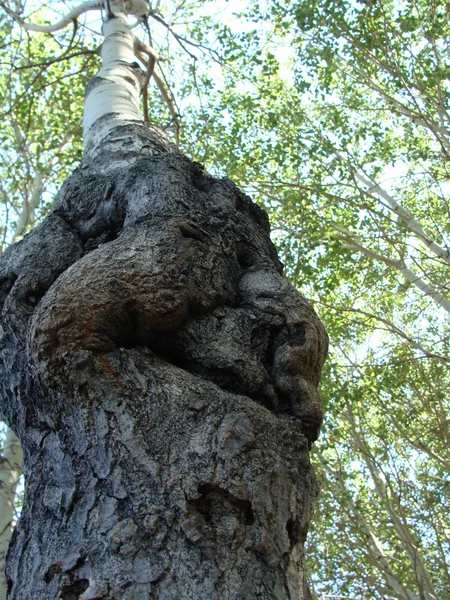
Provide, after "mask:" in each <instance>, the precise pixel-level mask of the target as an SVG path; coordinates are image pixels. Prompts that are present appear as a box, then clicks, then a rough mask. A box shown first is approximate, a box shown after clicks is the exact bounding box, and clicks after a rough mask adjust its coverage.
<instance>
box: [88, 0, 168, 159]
mask: <svg viewBox="0 0 450 600" xmlns="http://www.w3.org/2000/svg"><path fill="white" fill-rule="evenodd" d="M146 7H147V8H146ZM110 8H111V12H112V13H113V17H110V18H108V20H107V21H106V22H105V23H104V25H103V30H102V31H103V35H104V42H103V44H102V47H101V57H102V68H101V70H100V71H99V73H98V75H97V76H96V77H95V78H94V79H93V80H92V81H91V83H90V84H89V86H88V89H87V91H86V99H85V107H84V119H83V140H84V148H85V152H84V160H85V162H99V161H98V160H97V159H98V155H99V153H100V152H102V153H109V154H111V153H116V152H118V153H119V154H121V155H122V158H121V160H122V162H123V161H124V157H123V155H124V149H126V152H127V154H128V157H129V156H131V155H132V153H134V154H138V155H139V154H143V153H145V154H156V153H159V152H161V150H163V151H165V152H167V151H171V150H176V147H175V145H174V144H172V142H170V140H169V139H168V138H167V136H166V135H165V133H164V132H163V131H162V130H159V129H158V128H157V127H155V126H151V125H149V124H146V123H144V120H143V116H142V113H141V109H140V94H141V88H142V85H143V84H144V82H145V73H144V72H143V71H142V69H141V68H140V66H139V64H138V63H137V62H136V54H135V47H136V40H135V36H134V35H133V32H132V31H131V29H130V27H129V25H128V23H127V14H134V15H137V16H139V15H142V14H145V11H147V12H148V10H149V5H148V3H147V2H137V1H136V2H125V3H124V2H121V1H120V0H111V2H110ZM130 126H131V129H130ZM133 126H134V127H133ZM136 126H137V127H145V134H146V135H145V136H143V138H142V136H139V134H138V131H137V129H136ZM127 127H128V131H126V128H127ZM149 134H150V137H153V138H154V144H149ZM127 161H128V163H129V158H127V157H125V162H127ZM110 162H111V161H110ZM104 167H105V166H103V167H102V168H104ZM113 167H114V168H115V167H117V161H114V165H113ZM106 168H107V166H106Z"/></svg>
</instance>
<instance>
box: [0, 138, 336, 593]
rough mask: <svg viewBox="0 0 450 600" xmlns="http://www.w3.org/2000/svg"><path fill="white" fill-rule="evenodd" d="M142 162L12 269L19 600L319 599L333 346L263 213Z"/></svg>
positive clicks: (7, 338)
mask: <svg viewBox="0 0 450 600" xmlns="http://www.w3.org/2000/svg"><path fill="white" fill-rule="evenodd" d="M116 133H117V132H116ZM145 136H146V133H145V130H144V129H143V128H142V127H140V128H139V132H138V133H137V134H136V136H135V139H138V138H139V139H140V140H141V141H143V142H145ZM119 137H120V135H118V138H117V139H119ZM151 145H152V144H150V146H151ZM138 146H139V144H135V145H134V147H133V148H131V149H130V151H129V152H128V153H122V154H120V153H119V154H120V155H119V154H117V152H116V154H115V158H114V161H109V162H108V160H107V155H106V154H104V155H103V156H100V157H99V158H98V160H97V161H96V162H95V163H89V164H85V165H84V166H82V167H81V168H80V169H78V170H77V171H75V173H74V174H73V175H72V176H71V178H70V179H69V180H68V181H67V182H66V184H65V185H64V186H63V188H62V190H61V192H60V194H59V196H58V198H57V199H56V202H55V205H54V210H53V212H52V214H51V215H50V216H49V217H48V218H47V219H46V220H45V221H44V222H43V223H42V224H40V225H39V226H38V227H36V228H35V229H34V230H33V231H32V232H31V233H30V234H28V235H27V236H26V237H25V238H24V239H23V240H22V241H20V242H19V243H17V244H15V245H14V246H12V247H10V248H9V249H8V250H7V251H6V252H5V254H4V255H3V256H2V257H1V259H0V261H1V262H0V294H1V295H0V302H1V306H2V311H1V319H2V320H1V328H2V329H1V341H0V353H1V361H0V368H1V398H2V404H3V405H2V411H3V417H4V418H5V419H6V420H7V422H8V423H9V424H10V425H11V426H12V427H13V428H14V430H15V431H16V433H17V435H18V436H19V438H20V440H21V443H22V446H23V450H24V473H25V477H26V493H25V502H24V507H23V513H22V517H21V519H20V522H19V524H18V526H17V527H16V529H15V531H14V534H13V539H12V542H11V547H10V552H9V558H8V566H7V580H8V586H9V598H10V599H16V600H19V599H20V600H24V599H31V598H33V599H36V600H37V599H46V600H47V599H48V600H58V599H60V598H61V599H63V600H74V599H80V600H86V599H91V600H93V599H136V600H138V599H146V600H147V599H150V598H152V599H158V600H163V599H175V598H178V599H183V600H184V599H188V598H192V599H195V600H211V599H214V598H217V599H220V600H236V599H242V600H243V599H250V598H262V599H277V600H282V599H294V598H295V599H299V598H304V599H308V598H310V594H309V591H308V586H307V583H306V580H305V577H304V571H303V543H304V540H305V536H306V533H307V529H308V524H309V521H310V518H311V514H312V507H313V503H314V499H315V496H316V489H317V485H316V481H315V478H314V472H313V468H312V466H311V464H310V460H309V449H310V445H311V443H312V442H313V441H314V440H315V439H316V438H317V435H318V430H319V427H320V424H321V420H322V406H321V402H320V398H319V396H318V393H317V385H318V382H319V377H320V370H321V367H322V364H323V361H324V358H325V355H326V349H327V337H326V333H325V331H324V329H323V326H322V325H321V323H320V321H319V320H318V318H317V316H316V315H315V313H314V311H313V309H312V308H311V306H310V305H309V304H308V303H307V302H306V301H305V300H304V299H303V298H302V297H301V296H300V295H299V294H298V293H297V292H296V291H295V290H294V289H293V288H292V286H290V285H289V283H287V282H286V281H285V280H284V279H283V277H282V268H281V265H280V263H279V261H278V258H277V255H276V251H275V248H274V246H273V244H272V243H271V241H270V238H269V224H268V220H267V216H266V214H265V213H264V212H263V211H262V210H261V209H260V208H259V207H258V206H256V205H255V204H253V203H252V202H251V201H250V200H249V198H247V197H246V196H245V195H243V194H242V193H241V192H240V191H239V190H238V189H237V188H236V186H234V185H233V183H231V182H230V181H229V180H226V179H224V180H217V179H214V178H213V177H211V176H209V175H206V174H204V173H203V171H202V169H201V167H200V166H199V165H197V164H195V163H192V162H191V161H189V160H188V159H187V158H186V157H184V156H182V155H179V154H176V153H174V152H171V153H167V152H166V153H162V154H160V155H156V156H150V155H145V154H143V153H142V152H141V151H139V152H138V151H137V150H136V148H138ZM105 147H106V146H105ZM144 147H145V143H142V144H141V149H142V148H144Z"/></svg>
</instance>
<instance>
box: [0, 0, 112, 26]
mask: <svg viewBox="0 0 450 600" xmlns="http://www.w3.org/2000/svg"><path fill="white" fill-rule="evenodd" d="M0 6H2V8H3V9H4V10H5V12H6V13H7V14H8V15H9V16H10V17H12V18H13V19H14V21H16V23H18V24H19V25H20V26H21V27H23V28H24V29H26V30H27V31H36V32H42V33H53V32H54V31H59V30H60V29H64V28H65V27H67V25H70V23H71V22H72V21H74V20H76V19H78V17H80V16H81V15H82V14H83V13H85V12H88V11H89V10H103V7H104V5H103V0H92V1H90V2H83V4H80V5H78V6H76V7H75V8H74V9H73V10H71V11H70V12H69V13H68V14H67V15H66V16H65V17H63V18H62V19H61V20H60V21H58V22H57V23H54V24H53V25H33V23H27V21H25V20H24V19H22V17H21V16H20V15H18V14H17V13H15V12H14V11H13V10H11V9H10V8H8V6H6V4H5V3H4V2H0Z"/></svg>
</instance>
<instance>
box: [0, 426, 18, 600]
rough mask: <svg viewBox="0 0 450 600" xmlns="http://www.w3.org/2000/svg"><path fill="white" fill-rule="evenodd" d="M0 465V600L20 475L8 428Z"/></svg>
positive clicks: (15, 442)
mask: <svg viewBox="0 0 450 600" xmlns="http://www.w3.org/2000/svg"><path fill="white" fill-rule="evenodd" d="M1 458H2V460H1V463H0V574H1V576H0V600H4V599H5V598H6V591H7V588H6V579H5V575H4V573H5V560H6V553H7V551H8V545H9V540H10V539H11V533H12V529H13V528H12V524H13V519H14V517H15V516H16V511H15V506H14V499H15V496H16V489H17V484H18V482H19V477H20V476H21V474H22V449H21V447H20V442H19V440H18V439H17V437H16V436H15V434H14V433H13V431H12V430H11V429H10V428H9V427H8V429H7V431H6V436H5V441H4V445H3V452H2V457H1Z"/></svg>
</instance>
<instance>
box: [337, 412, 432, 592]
mask: <svg viewBox="0 0 450 600" xmlns="http://www.w3.org/2000/svg"><path fill="white" fill-rule="evenodd" d="M344 416H345V418H346V419H347V420H348V422H349V423H350V425H351V428H352V438H353V441H354V444H355V447H356V448H357V450H358V451H359V452H360V453H361V457H362V458H363V460H364V462H365V463H366V465H367V468H368V469H369V472H370V474H371V477H372V480H373V483H374V486H375V490H376V491H377V494H378V496H379V498H380V500H381V502H382V504H383V506H384V507H385V508H386V511H387V513H388V514H389V517H390V520H391V523H392V525H393V526H394V528H395V530H396V532H397V536H398V540H399V541H400V543H401V544H402V546H403V548H404V549H405V551H406V553H407V554H408V556H409V558H410V561H411V566H412V569H413V570H414V572H415V574H416V578H417V585H418V587H419V590H420V593H421V598H423V599H424V600H438V596H437V594H436V592H435V590H434V586H433V583H432V581H431V578H430V574H429V572H428V569H427V567H426V565H425V562H424V560H423V558H422V554H421V552H420V548H419V545H418V543H417V541H416V539H415V538H414V535H413V533H412V532H411V530H410V528H409V526H408V524H407V522H406V520H405V519H403V518H401V517H400V516H399V510H398V508H399V505H400V501H399V499H398V498H396V499H395V500H396V501H395V502H394V500H393V499H392V498H391V495H390V494H389V493H388V490H387V486H386V484H385V481H384V475H383V474H382V473H380V471H379V469H378V467H377V465H376V463H375V460H374V459H373V456H372V454H371V452H370V449H369V448H368V446H367V444H366V442H365V440H364V439H363V438H362V437H361V436H360V434H359V433H358V431H357V426H356V423H355V421H354V419H353V415H352V413H351V409H350V407H347V411H346V413H345V414H344ZM391 490H392V488H391ZM391 494H392V491H391ZM395 504H397V506H396V505H395Z"/></svg>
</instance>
